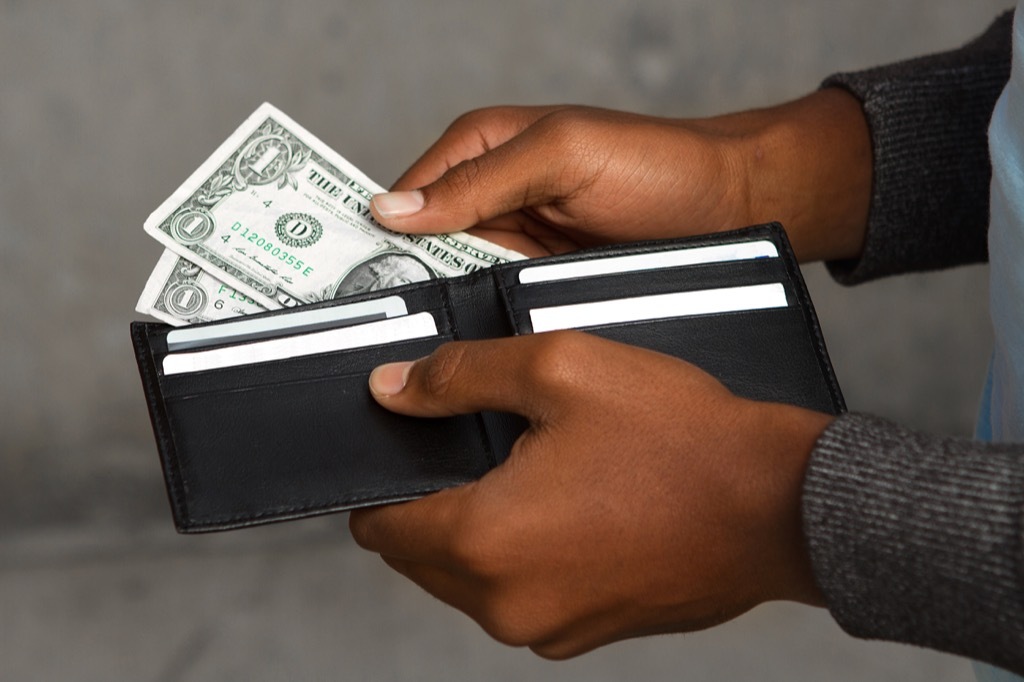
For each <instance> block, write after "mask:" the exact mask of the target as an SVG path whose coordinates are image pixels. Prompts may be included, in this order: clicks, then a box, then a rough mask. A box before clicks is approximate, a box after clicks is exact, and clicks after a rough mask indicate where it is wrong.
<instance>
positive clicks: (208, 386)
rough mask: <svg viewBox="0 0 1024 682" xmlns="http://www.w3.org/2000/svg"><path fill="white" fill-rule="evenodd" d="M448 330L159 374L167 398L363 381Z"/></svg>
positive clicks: (423, 349)
mask: <svg viewBox="0 0 1024 682" xmlns="http://www.w3.org/2000/svg"><path fill="white" fill-rule="evenodd" d="M452 340H453V337H452V335H451V334H450V333H443V334H439V335H437V336H431V337H427V338H422V339H411V340H408V341H397V342H394V343H387V344H380V345H375V346H366V347H363V348H350V349H347V350H340V351H334V352H332V353H323V354H320V355H309V356H305V357H298V358H288V359H284V360H274V361H272V362H264V363H260V364H259V365H242V366H237V367H225V368H220V369H211V370H205V371H201V372H192V373H188V374H175V375H172V376H166V375H165V376H162V377H160V379H159V381H160V386H161V390H162V392H163V395H164V397H165V398H167V399H171V398H176V397H183V396H186V395H194V394H200V393H207V392H211V391H220V390H237V389H243V388H252V387H258V386H264V385H279V384H283V383H292V382H295V381H305V380H314V379H317V378H322V377H330V376H356V375H358V376H362V378H363V382H364V383H365V381H366V379H367V377H369V375H370V372H371V371H372V370H373V368H374V367H376V366H377V365H380V364H384V363H387V362H399V361H404V360H416V359H418V358H421V357H423V356H425V355H429V354H430V353H431V352H433V351H434V349H436V348H437V347H438V346H440V345H442V344H444V343H446V342H448V341H452Z"/></svg>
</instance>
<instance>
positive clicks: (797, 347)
mask: <svg viewBox="0 0 1024 682" xmlns="http://www.w3.org/2000/svg"><path fill="white" fill-rule="evenodd" d="M584 331H586V332H587V333H590V334H594V335H596V336H600V337H603V338H606V339H610V340H612V341H619V342H622V343H628V344H630V345H633V346H639V347H641V348H647V349H649V350H653V351H657V352H659V353H665V354H667V355H673V356H675V357H677V358H681V359H683V360H686V361H687V362H690V363H693V364H694V365H696V366H698V367H700V368H702V369H703V370H704V371H706V372H708V373H709V374H711V375H712V376H714V377H716V378H718V380H719V381H721V382H722V383H723V384H725V386H726V387H728V388H729V389H730V390H731V391H733V392H734V393H736V394H737V395H739V396H742V397H745V398H750V399H752V400H764V401H771V402H783V403H789V404H792V405H797V406H799V407H806V408H808V409H813V410H818V411H821V412H828V413H831V414H837V413H839V412H842V411H843V410H845V405H844V403H843V400H842V396H841V394H840V393H839V388H838V386H837V385H836V384H835V380H834V377H833V375H832V372H831V368H830V367H828V366H825V363H824V362H823V357H825V358H827V356H823V348H822V349H819V348H818V339H816V338H815V337H814V336H813V335H812V334H811V333H810V332H809V328H808V325H807V320H806V318H805V313H804V311H803V310H802V309H801V308H799V307H796V306H793V307H788V308H772V309H766V310H751V311H742V312H730V313H718V314H713V315H700V316H694V317H680V318H666V319H661V320H653V321H650V320H649V321H645V322H630V323H624V324H614V325H601V326H595V327H588V328H587V329H585V330H584ZM819 350H820V351H822V352H819Z"/></svg>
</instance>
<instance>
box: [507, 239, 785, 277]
mask: <svg viewBox="0 0 1024 682" xmlns="http://www.w3.org/2000/svg"><path fill="white" fill-rule="evenodd" d="M778 257H779V249H778V248H777V247H776V246H775V244H773V243H772V242H770V241H768V240H766V239H765V240H759V241H754V242H736V243H733V244H716V245H714V246H698V247H693V248H687V249H675V250H672V251H655V252H653V253H638V254H633V255H631V256H613V257H611V258H594V259H591V260H578V261H572V262H570V263H549V264H548V265H535V266H533V267H529V268H523V269H522V270H520V271H519V283H520V284H533V283H534V282H554V281H558V280H563V279H575V278H577V277H594V276H597V275H613V274H619V273H623V272H637V271H641V270H658V269H661V268H675V267H680V266H684V265H702V264H705V263H725V262H727V261H734V260H752V259H754V258H778Z"/></svg>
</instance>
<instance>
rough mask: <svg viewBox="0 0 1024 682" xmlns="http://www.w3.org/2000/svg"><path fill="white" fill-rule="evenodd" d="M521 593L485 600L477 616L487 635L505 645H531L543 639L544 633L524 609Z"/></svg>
mask: <svg viewBox="0 0 1024 682" xmlns="http://www.w3.org/2000/svg"><path fill="white" fill-rule="evenodd" d="M520 597H521V595H496V596H492V597H491V598H490V599H488V600H487V601H486V603H485V604H484V605H483V607H482V610H481V615H480V618H479V622H480V626H481V627H482V628H483V629H484V632H486V633H487V634H488V635H490V636H491V637H492V638H494V639H495V640H497V641H499V642H501V643H502V644H505V645H507V646H514V647H524V646H531V645H534V644H536V643H538V642H540V641H542V640H543V638H544V637H545V635H546V633H545V632H544V631H543V630H542V629H541V628H540V627H538V625H537V623H536V621H535V620H534V619H533V618H532V617H530V614H529V613H528V611H527V610H526V609H523V608H522V606H521V605H522V603H523V602H522V599H521V598H520Z"/></svg>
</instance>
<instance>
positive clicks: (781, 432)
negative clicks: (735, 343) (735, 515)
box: [745, 403, 833, 606]
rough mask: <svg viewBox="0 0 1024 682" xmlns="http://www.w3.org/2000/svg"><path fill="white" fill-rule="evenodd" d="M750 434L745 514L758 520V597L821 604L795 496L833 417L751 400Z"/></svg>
mask: <svg viewBox="0 0 1024 682" xmlns="http://www.w3.org/2000/svg"><path fill="white" fill-rule="evenodd" d="M752 410H753V417H752V419H753V424H754V427H753V428H754V430H753V432H754V433H758V434H760V435H759V440H758V442H759V443H760V447H758V448H756V449H754V448H752V449H751V456H753V457H756V458H757V464H756V467H757V468H756V469H753V470H752V471H754V472H755V473H756V475H754V476H749V477H747V479H746V481H745V482H746V483H747V484H749V485H750V486H751V487H752V490H750V491H749V492H748V494H749V498H750V499H751V500H752V501H754V504H753V507H752V508H751V509H749V510H748V513H750V514H752V515H754V516H755V517H756V518H759V519H761V520H762V522H763V523H764V524H765V527H764V528H763V529H762V532H763V534H764V538H765V539H766V540H767V542H766V544H765V545H763V546H762V548H761V552H762V556H761V557H760V561H761V563H762V567H763V572H762V578H763V582H762V585H761V594H762V598H763V601H770V600H779V599H783V600H790V601H797V602H801V603H805V604H811V605H815V606H823V605H824V603H825V601H824V596H823V595H822V593H821V590H820V589H819V588H818V585H817V583H816V581H815V579H814V573H813V569H812V564H811V559H810V553H809V551H808V548H807V543H806V540H805V538H804V533H803V517H802V511H801V501H802V497H803V483H804V478H805V475H806V472H807V467H808V464H809V462H810V458H811V453H812V452H813V450H814V447H815V444H816V443H817V441H818V439H819V438H820V437H821V434H822V433H823V432H824V431H825V429H826V428H828V426H829V424H831V423H832V421H833V417H831V416H829V415H827V414H822V413H819V412H814V411H811V410H805V409H802V408H797V407H792V406H789V405H780V404H775V403H753V404H752Z"/></svg>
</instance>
